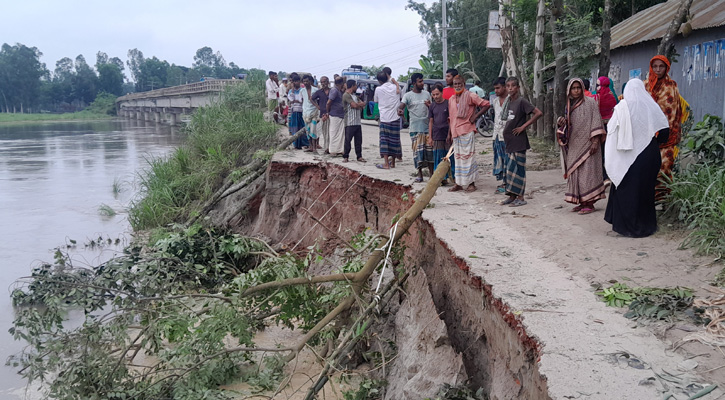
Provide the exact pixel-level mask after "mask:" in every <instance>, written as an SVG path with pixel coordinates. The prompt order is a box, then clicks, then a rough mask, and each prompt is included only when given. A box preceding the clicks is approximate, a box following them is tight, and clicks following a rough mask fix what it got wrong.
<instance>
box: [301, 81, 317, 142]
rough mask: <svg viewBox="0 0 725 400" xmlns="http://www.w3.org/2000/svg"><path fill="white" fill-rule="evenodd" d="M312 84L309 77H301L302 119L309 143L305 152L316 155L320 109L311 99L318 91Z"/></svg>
mask: <svg viewBox="0 0 725 400" xmlns="http://www.w3.org/2000/svg"><path fill="white" fill-rule="evenodd" d="M314 82H315V81H314V79H313V78H312V76H311V75H305V76H304V77H302V83H303V84H304V85H305V87H304V88H302V119H303V120H304V121H305V127H306V128H307V138H308V139H309V141H310V148H309V149H307V150H306V151H309V152H312V153H317V147H318V146H319V143H320V142H319V138H318V137H317V118H318V117H319V116H320V109H319V108H318V107H317V104H316V103H315V102H314V101H312V99H311V98H312V95H313V94H314V93H315V92H317V91H318V90H319V89H317V88H316V87H315V86H314Z"/></svg>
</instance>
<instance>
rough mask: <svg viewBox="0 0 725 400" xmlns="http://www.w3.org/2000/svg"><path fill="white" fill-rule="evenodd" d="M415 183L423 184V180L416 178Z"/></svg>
mask: <svg viewBox="0 0 725 400" xmlns="http://www.w3.org/2000/svg"><path fill="white" fill-rule="evenodd" d="M415 181H416V182H418V183H421V182H423V178H415Z"/></svg>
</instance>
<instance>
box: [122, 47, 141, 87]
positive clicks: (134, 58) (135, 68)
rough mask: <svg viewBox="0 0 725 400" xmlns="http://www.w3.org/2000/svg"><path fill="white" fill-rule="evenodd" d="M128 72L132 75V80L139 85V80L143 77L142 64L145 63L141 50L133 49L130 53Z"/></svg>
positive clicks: (127, 62) (127, 63)
mask: <svg viewBox="0 0 725 400" xmlns="http://www.w3.org/2000/svg"><path fill="white" fill-rule="evenodd" d="M127 55H128V61H126V65H128V72H129V73H130V74H131V79H132V80H133V81H134V82H136V83H137V84H138V80H139V78H140V77H141V64H143V62H144V57H143V52H142V51H141V50H139V49H131V50H129V51H128V54H127Z"/></svg>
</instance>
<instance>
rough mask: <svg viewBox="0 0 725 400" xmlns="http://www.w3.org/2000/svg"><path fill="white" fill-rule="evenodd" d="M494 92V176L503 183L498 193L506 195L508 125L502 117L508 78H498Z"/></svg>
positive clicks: (497, 188)
mask: <svg viewBox="0 0 725 400" xmlns="http://www.w3.org/2000/svg"><path fill="white" fill-rule="evenodd" d="M493 90H494V92H495V93H496V97H495V98H494V99H493V100H492V101H491V103H493V111H494V117H493V176H495V177H496V180H497V181H503V183H501V184H500V185H498V186H497V187H496V193H499V194H504V193H505V192H506V181H505V179H504V178H505V177H506V168H505V167H506V160H508V156H507V155H506V144H505V143H504V141H503V128H504V126H505V125H506V121H507V119H506V117H502V115H501V114H502V113H503V105H504V103H505V102H506V97H507V95H506V78H504V77H498V78H496V80H495V81H493Z"/></svg>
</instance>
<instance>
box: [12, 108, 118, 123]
mask: <svg viewBox="0 0 725 400" xmlns="http://www.w3.org/2000/svg"><path fill="white" fill-rule="evenodd" d="M108 118H112V117H111V116H110V115H108V114H102V113H95V112H92V111H88V110H83V111H78V112H74V113H65V114H20V113H15V114H8V113H0V123H8V124H10V123H19V122H43V121H85V120H96V119H108Z"/></svg>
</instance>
